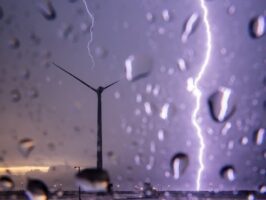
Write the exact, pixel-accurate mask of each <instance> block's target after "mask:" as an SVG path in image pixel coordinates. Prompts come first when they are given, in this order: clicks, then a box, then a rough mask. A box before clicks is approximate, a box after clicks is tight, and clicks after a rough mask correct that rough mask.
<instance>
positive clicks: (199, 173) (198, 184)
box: [191, 0, 212, 191]
mask: <svg viewBox="0 0 266 200" xmlns="http://www.w3.org/2000/svg"><path fill="white" fill-rule="evenodd" d="M199 1H200V6H201V9H202V11H203V24H204V26H205V29H206V54H205V57H204V61H203V63H202V65H201V67H200V71H199V73H198V75H197V76H196V78H195V80H194V83H193V91H192V92H193V95H194V96H195V98H196V107H195V110H194V111H193V113H192V117H191V120H192V123H193V125H194V127H195V129H196V134H197V137H198V138H199V143H200V148H199V154H198V160H199V169H198V171H197V180H196V190H197V191H199V190H200V187H201V176H202V173H203V171H204V168H205V166H204V161H203V153H204V149H205V142H204V137H203V135H202V130H201V127H200V124H199V122H198V121H197V116H198V113H199V110H200V102H201V95H202V92H201V90H200V88H199V86H198V85H199V82H200V80H201V78H202V76H203V74H204V72H205V70H206V68H207V66H208V63H209V60H210V56H211V50H212V44H211V43H212V37H211V30H210V23H209V21H208V8H207V6H206V3H205V0H199Z"/></svg>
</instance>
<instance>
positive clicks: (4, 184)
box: [0, 176, 15, 190]
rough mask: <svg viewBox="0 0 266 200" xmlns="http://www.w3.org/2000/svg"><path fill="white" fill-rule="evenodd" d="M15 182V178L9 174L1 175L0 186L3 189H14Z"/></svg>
mask: <svg viewBox="0 0 266 200" xmlns="http://www.w3.org/2000/svg"><path fill="white" fill-rule="evenodd" d="M14 186H15V184H14V182H13V180H12V179H11V178H10V177H8V176H1V177H0V188H1V189H2V190H12V189H13V188H14Z"/></svg>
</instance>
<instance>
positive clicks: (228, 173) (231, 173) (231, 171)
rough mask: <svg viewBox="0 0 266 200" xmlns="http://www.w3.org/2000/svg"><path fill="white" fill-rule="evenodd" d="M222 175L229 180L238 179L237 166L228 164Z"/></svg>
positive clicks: (222, 170) (221, 172)
mask: <svg viewBox="0 0 266 200" xmlns="http://www.w3.org/2000/svg"><path fill="white" fill-rule="evenodd" d="M220 175H221V176H222V178H224V179H225V180H227V181H234V180H235V179H236V172H235V168H234V167H233V166H231V165H226V166H224V167H223V168H222V169H221V171H220Z"/></svg>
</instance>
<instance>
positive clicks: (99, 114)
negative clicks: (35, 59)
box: [53, 63, 118, 170]
mask: <svg viewBox="0 0 266 200" xmlns="http://www.w3.org/2000/svg"><path fill="white" fill-rule="evenodd" d="M53 64H54V65H55V66H56V67H57V68H59V69H60V70H62V71H63V72H65V73H67V74H68V75H70V76H71V77H73V78H75V79H76V80H78V81H79V82H80V83H82V84H83V85H85V86H87V87H88V88H90V89H91V90H92V91H94V92H95V93H96V94H97V98H98V112H97V169H99V170H102V168H103V154H102V93H103V91H104V90H106V89H107V88H109V87H111V86H113V85H114V84H116V83H117V82H118V81H115V82H113V83H111V84H109V85H107V86H105V87H102V86H100V87H98V88H97V89H95V88H93V87H92V86H90V85H89V84H88V83H86V82H84V81H83V80H81V79H80V78H78V77H76V76H75V75H73V74H72V73H70V72H68V71H67V70H65V69H64V68H63V67H61V66H59V65H57V64H55V63H53Z"/></svg>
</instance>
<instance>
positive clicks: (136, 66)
mask: <svg viewBox="0 0 266 200" xmlns="http://www.w3.org/2000/svg"><path fill="white" fill-rule="evenodd" d="M125 67H126V78H127V80H128V81H137V80H139V79H141V78H144V77H147V76H148V75H149V74H150V73H151V71H152V67H153V63H152V59H151V58H150V57H149V56H146V55H130V56H129V57H128V58H127V59H126V61H125Z"/></svg>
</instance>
